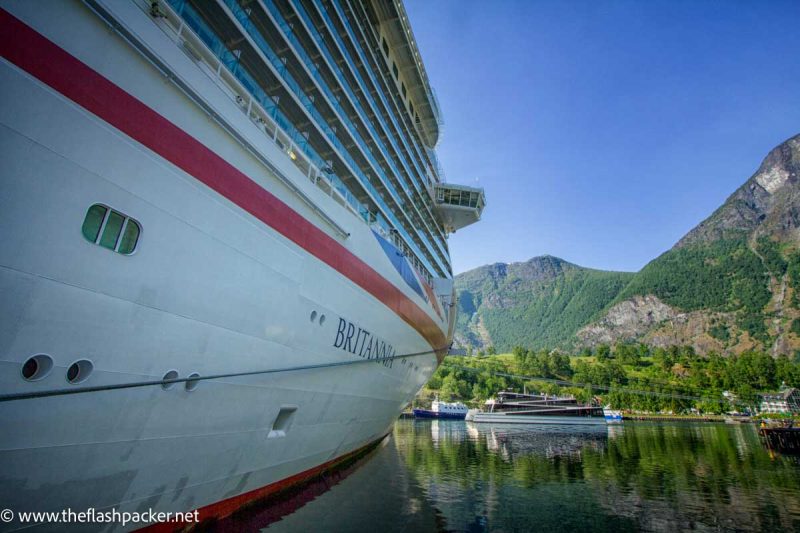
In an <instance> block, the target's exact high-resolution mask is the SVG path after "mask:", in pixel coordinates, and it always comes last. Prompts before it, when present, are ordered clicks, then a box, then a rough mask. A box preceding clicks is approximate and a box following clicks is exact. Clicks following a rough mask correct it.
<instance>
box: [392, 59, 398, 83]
mask: <svg viewBox="0 0 800 533" xmlns="http://www.w3.org/2000/svg"><path fill="white" fill-rule="evenodd" d="M392 74H394V77H395V79H397V76H398V75H399V73H398V71H397V63H394V62H392Z"/></svg>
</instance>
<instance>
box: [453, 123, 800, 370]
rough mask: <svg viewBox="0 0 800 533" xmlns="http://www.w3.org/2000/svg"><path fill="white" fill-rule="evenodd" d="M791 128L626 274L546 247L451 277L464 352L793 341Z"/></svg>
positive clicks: (778, 350)
mask: <svg viewBox="0 0 800 533" xmlns="http://www.w3.org/2000/svg"><path fill="white" fill-rule="evenodd" d="M799 174H800V135H798V136H795V137H793V138H792V139H789V140H788V141H786V142H784V143H782V144H781V145H780V146H778V147H776V148H775V149H774V150H772V151H771V152H770V153H769V154H768V155H767V157H766V158H765V159H764V161H763V162H762V164H761V166H760V167H759V169H758V170H757V171H756V173H755V174H753V176H751V177H750V179H748V180H747V181H746V182H745V183H744V184H743V185H742V186H741V187H739V189H737V190H736V191H735V192H734V193H733V194H732V195H731V196H730V197H729V198H728V199H727V200H726V202H725V203H724V204H723V205H722V206H721V207H720V208H719V209H717V210H716V211H715V212H714V213H713V214H712V215H711V216H710V217H708V218H707V219H706V220H704V221H703V222H702V223H700V224H699V225H698V226H697V227H696V228H694V229H693V230H691V231H690V232H689V233H687V234H686V235H685V236H684V237H683V238H682V239H680V241H678V243H677V244H676V245H675V246H674V247H673V248H672V249H671V250H668V251H667V252H665V253H663V254H662V255H661V256H659V257H657V258H656V259H654V260H653V261H651V262H650V263H649V264H648V265H646V266H645V267H644V268H643V269H642V270H641V271H640V272H638V273H635V274H630V273H623V272H603V271H598V270H592V269H588V268H584V267H579V266H577V265H573V264H571V263H568V262H566V261H564V260H562V259H558V258H555V257H550V256H544V257H536V258H534V259H531V260H530V261H528V262H525V263H513V264H510V265H506V264H503V263H497V264H494V265H488V266H485V267H480V268H477V269H475V270H472V271H469V272H465V273H464V274H461V275H459V276H456V290H457V291H459V312H460V313H461V314H460V316H459V318H458V322H457V324H458V327H457V334H456V342H457V343H458V344H461V345H463V346H468V347H472V348H473V349H474V350H487V349H489V347H494V348H495V349H496V350H497V351H507V350H509V349H511V347H513V346H515V345H522V346H528V347H531V348H534V349H539V348H556V347H560V348H571V347H577V346H588V347H594V346H597V345H599V344H612V345H613V344H617V343H638V342H643V343H645V344H647V345H650V346H654V347H659V346H660V347H666V346H671V345H691V346H692V347H693V348H694V349H695V350H697V351H698V352H699V353H710V352H717V353H742V352H745V351H748V350H754V349H757V350H764V351H766V352H769V353H771V354H772V355H773V356H774V355H778V354H793V353H794V351H795V350H798V349H800V177H799Z"/></svg>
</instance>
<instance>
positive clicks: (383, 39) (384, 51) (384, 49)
mask: <svg viewBox="0 0 800 533" xmlns="http://www.w3.org/2000/svg"><path fill="white" fill-rule="evenodd" d="M381 41H383V53H384V54H386V55H387V56H388V55H389V43H387V42H386V37H381Z"/></svg>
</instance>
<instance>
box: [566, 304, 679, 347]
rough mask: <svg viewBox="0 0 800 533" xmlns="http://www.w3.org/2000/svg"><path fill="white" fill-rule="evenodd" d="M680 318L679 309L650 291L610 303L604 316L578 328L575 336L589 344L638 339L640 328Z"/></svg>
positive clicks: (592, 345) (582, 342)
mask: <svg viewBox="0 0 800 533" xmlns="http://www.w3.org/2000/svg"><path fill="white" fill-rule="evenodd" d="M679 317H681V313H680V312H678V311H677V310H675V309H673V308H672V307H670V306H668V305H666V304H665V303H664V302H662V301H661V300H659V299H658V298H657V297H656V296H653V295H652V294H648V295H647V296H634V297H633V298H629V299H627V300H623V301H621V302H619V303H618V304H616V305H614V306H612V307H611V308H610V309H609V310H608V311H606V313H605V315H604V316H603V318H601V319H600V320H598V321H597V322H595V323H594V324H590V325H588V326H586V327H584V328H582V329H581V330H580V331H578V339H580V341H581V344H583V345H587V346H591V347H594V346H596V345H598V344H613V343H614V342H618V341H623V342H624V341H632V340H638V338H639V336H640V335H641V333H642V331H646V330H649V329H651V328H653V327H656V326H658V325H660V324H662V323H663V322H665V321H667V320H676V319H678V318H679Z"/></svg>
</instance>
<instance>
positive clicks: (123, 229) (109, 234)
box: [81, 204, 142, 255]
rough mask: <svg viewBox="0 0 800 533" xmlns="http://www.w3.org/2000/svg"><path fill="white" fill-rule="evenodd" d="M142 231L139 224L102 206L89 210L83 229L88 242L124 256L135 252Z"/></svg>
mask: <svg viewBox="0 0 800 533" xmlns="http://www.w3.org/2000/svg"><path fill="white" fill-rule="evenodd" d="M141 231H142V228H141V226H140V225H139V223H138V222H136V221H135V220H133V219H132V218H130V217H128V216H125V215H124V214H122V213H120V212H118V211H114V210H113V209H110V208H108V207H106V206H104V205H101V204H95V205H93V206H92V207H90V208H89V210H88V211H87V212H86V217H85V218H84V219H83V226H82V227H81V232H82V233H83V236H84V237H85V238H86V240H87V241H89V242H91V243H94V244H99V245H100V246H102V247H103V248H108V249H109V250H113V251H115V252H118V253H121V254H123V255H130V254H132V253H133V252H134V250H135V249H136V244H137V243H138V242H139V234H140V233H141Z"/></svg>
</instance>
